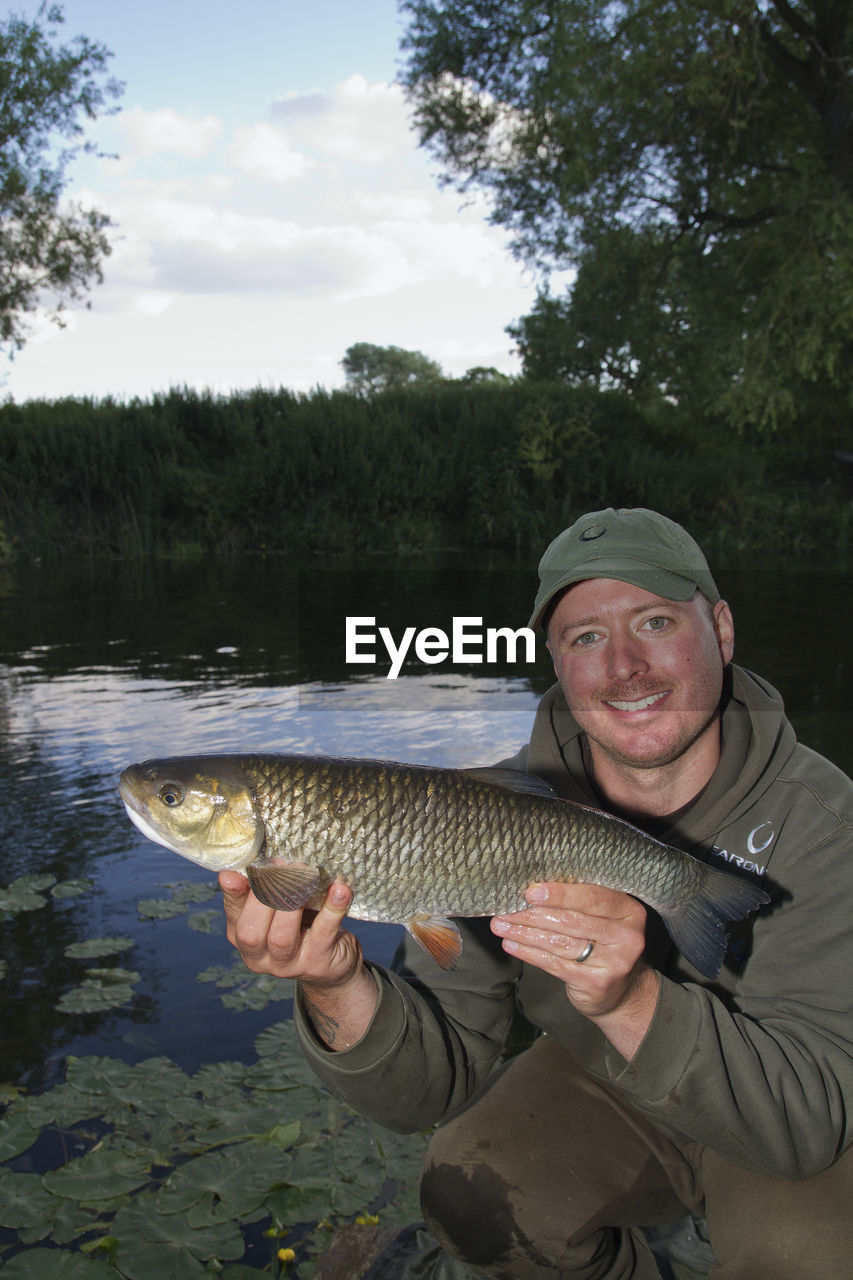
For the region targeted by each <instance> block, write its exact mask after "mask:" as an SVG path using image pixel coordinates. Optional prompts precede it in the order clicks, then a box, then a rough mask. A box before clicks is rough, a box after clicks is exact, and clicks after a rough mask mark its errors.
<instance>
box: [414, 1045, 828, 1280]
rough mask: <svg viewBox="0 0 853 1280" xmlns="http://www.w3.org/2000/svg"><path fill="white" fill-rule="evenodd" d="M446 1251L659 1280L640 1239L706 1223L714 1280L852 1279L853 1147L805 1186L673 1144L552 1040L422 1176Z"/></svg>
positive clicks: (497, 1080)
mask: <svg viewBox="0 0 853 1280" xmlns="http://www.w3.org/2000/svg"><path fill="white" fill-rule="evenodd" d="M421 1205H422V1209H423V1213H424V1218H425V1221H426V1223H427V1225H428V1226H429V1228H430V1229H431V1231H432V1232H433V1234H434V1235H435V1236H436V1238H437V1239H438V1241H439V1242H440V1244H441V1245H442V1247H443V1248H444V1249H445V1250H446V1251H447V1252H448V1253H450V1254H451V1255H452V1256H454V1257H456V1258H458V1259H460V1260H461V1261H463V1262H464V1263H465V1264H466V1265H467V1266H468V1267H470V1268H471V1269H472V1270H473V1271H475V1272H479V1273H482V1274H483V1275H486V1276H495V1277H498V1278H499V1280H554V1278H555V1277H560V1276H571V1277H577V1278H578V1280H604V1278H605V1277H606V1278H607V1280H629V1278H630V1280H658V1277H659V1275H660V1272H659V1271H658V1267H657V1263H656V1262H655V1258H654V1255H653V1254H652V1252H651V1250H650V1248H649V1246H648V1244H647V1243H646V1238H645V1236H644V1234H643V1230H642V1229H643V1228H644V1227H661V1226H665V1225H667V1224H671V1223H673V1222H676V1221H678V1220H679V1219H681V1218H683V1217H684V1216H685V1215H686V1214H687V1213H691V1212H694V1213H700V1214H704V1217H705V1220H706V1224H707V1230H708V1235H709V1238H710V1242H711V1245H712V1247H713V1250H714V1255H715V1257H716V1263H715V1264H714V1265H712V1267H711V1270H710V1271H709V1273H708V1274H709V1276H711V1277H714V1278H715V1280H764V1278H765V1277H767V1280H815V1277H820V1280H850V1277H851V1276H853V1149H850V1150H848V1151H847V1152H846V1153H845V1154H844V1155H842V1156H841V1157H840V1158H839V1159H838V1160H837V1161H836V1163H835V1164H833V1165H832V1166H831V1167H830V1168H828V1169H826V1170H824V1171H823V1172H821V1173H819V1174H817V1175H816V1176H815V1177H812V1178H808V1179H804V1180H801V1181H793V1180H788V1179H784V1178H777V1177H774V1176H772V1175H770V1174H765V1173H761V1172H756V1171H754V1170H748V1169H744V1168H742V1167H740V1166H738V1165H735V1164H733V1163H732V1162H731V1161H730V1160H727V1159H726V1158H725V1157H723V1156H721V1155H720V1154H719V1153H718V1152H715V1151H712V1150H711V1149H710V1148H708V1147H707V1146H702V1145H701V1144H698V1143H695V1144H691V1143H679V1144H677V1145H676V1143H675V1142H673V1141H672V1140H671V1139H670V1138H669V1137H668V1136H667V1135H665V1134H663V1133H662V1132H661V1131H660V1130H658V1129H656V1128H655V1126H654V1125H652V1124H651V1123H650V1122H649V1121H648V1120H647V1119H646V1118H645V1117H644V1116H642V1115H641V1114H640V1113H639V1112H638V1111H636V1110H635V1109H634V1108H633V1107H631V1105H630V1104H629V1103H628V1102H626V1101H624V1100H622V1099H620V1098H619V1097H618V1096H616V1095H614V1094H613V1093H611V1092H610V1091H608V1090H605V1089H604V1088H602V1087H601V1086H600V1085H599V1084H598V1083H597V1082H596V1081H595V1080H593V1079H592V1077H590V1076H589V1075H588V1074H587V1073H586V1072H584V1071H583V1070H582V1069H581V1068H580V1067H579V1066H577V1064H576V1063H575V1062H574V1059H573V1058H572V1057H571V1055H570V1054H569V1053H567V1052H566V1050H565V1049H563V1048H562V1047H561V1046H560V1045H559V1044H558V1043H557V1042H556V1041H554V1040H553V1039H552V1038H551V1037H549V1036H542V1037H540V1038H539V1039H538V1040H536V1041H535V1042H534V1044H533V1045H532V1047H531V1048H529V1049H527V1050H525V1051H524V1052H523V1053H521V1054H519V1055H518V1056H517V1057H516V1058H514V1059H512V1060H511V1061H510V1062H509V1063H508V1064H507V1065H506V1066H505V1067H503V1068H501V1069H500V1070H499V1071H497V1072H495V1073H493V1075H492V1076H491V1077H490V1078H489V1080H488V1081H487V1082H486V1084H485V1085H484V1086H483V1087H482V1088H481V1089H480V1090H479V1092H478V1093H477V1094H475V1095H474V1097H473V1098H472V1099H471V1100H470V1101H469V1102H468V1103H467V1104H466V1106H465V1107H464V1108H463V1109H462V1110H461V1111H459V1112H457V1113H456V1114H455V1115H454V1116H453V1117H452V1118H451V1119H450V1120H448V1121H446V1122H445V1123H444V1124H443V1125H441V1126H440V1127H439V1129H438V1130H437V1131H436V1133H435V1134H434V1136H433V1138H432V1140H431V1142H430V1145H429V1148H428V1150H427V1155H426V1160H425V1164H424V1169H423V1174H422V1178H421Z"/></svg>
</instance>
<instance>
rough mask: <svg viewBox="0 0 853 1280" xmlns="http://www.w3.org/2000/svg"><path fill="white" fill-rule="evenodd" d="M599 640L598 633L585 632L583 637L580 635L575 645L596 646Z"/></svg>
mask: <svg viewBox="0 0 853 1280" xmlns="http://www.w3.org/2000/svg"><path fill="white" fill-rule="evenodd" d="M597 639H598V632H597V631H584V633H583V635H579V636H577V637H576V639H575V644H579V645H588V644H594V643H595V641H596V640H597Z"/></svg>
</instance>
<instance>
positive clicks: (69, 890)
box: [50, 879, 95, 899]
mask: <svg viewBox="0 0 853 1280" xmlns="http://www.w3.org/2000/svg"><path fill="white" fill-rule="evenodd" d="M94 887H95V882H94V880H85V879H83V880H61V881H60V883H59V884H55V885H54V886H53V888H52V889H51V891H50V896H51V897H52V898H60V899H61V898H79V897H81V896H82V895H83V894H84V893H88V892H89V890H90V889H93V888H94Z"/></svg>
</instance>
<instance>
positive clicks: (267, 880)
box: [246, 862, 320, 911]
mask: <svg viewBox="0 0 853 1280" xmlns="http://www.w3.org/2000/svg"><path fill="white" fill-rule="evenodd" d="M246 875H247V876H248V878H249V884H250V885H251V886H252V892H253V893H254V895H255V897H256V898H258V899H259V900H260V901H261V902H263V903H265V904H266V906H268V907H274V908H275V910H276V911H299V910H300V909H301V908H302V907H304V906H305V904H306V902H308V901H309V900H310V899H311V898H312V897H313V896H314V894H315V893H316V892H317V889H318V888H319V885H320V872H319V870H318V869H317V867H312V866H311V864H310V863H308V862H280V863H276V862H271V863H267V864H265V865H261V866H257V865H256V864H255V863H250V864H249V866H248V867H247V868H246Z"/></svg>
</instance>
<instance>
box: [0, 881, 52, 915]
mask: <svg viewBox="0 0 853 1280" xmlns="http://www.w3.org/2000/svg"><path fill="white" fill-rule="evenodd" d="M55 882H56V876H50V875H41V876H39V875H30V876H18V877H17V878H16V879H15V880H13V881H12V882H11V884H9V885H8V886H7V887H6V888H5V889H0V912H5V913H6V914H7V915H17V914H18V913H19V912H21V911H38V909H39V908H40V907H44V906H47V898H45V897H44V896H43V892H42V891H43V890H47V889H49V888H50V886H51V885H52V884H54V883H55Z"/></svg>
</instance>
